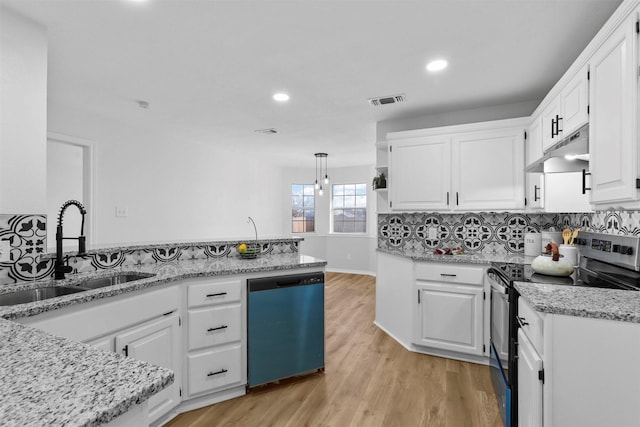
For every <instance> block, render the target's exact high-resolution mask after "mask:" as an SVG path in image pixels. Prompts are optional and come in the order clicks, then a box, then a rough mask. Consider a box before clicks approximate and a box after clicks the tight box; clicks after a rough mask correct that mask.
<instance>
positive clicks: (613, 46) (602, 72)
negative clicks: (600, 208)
mask: <svg viewBox="0 0 640 427" xmlns="http://www.w3.org/2000/svg"><path fill="white" fill-rule="evenodd" d="M635 23H636V18H635V16H633V15H632V16H631V17H629V18H628V19H627V20H625V21H624V22H623V23H622V25H621V26H620V27H619V28H618V29H617V30H616V31H615V32H613V33H612V34H611V36H609V38H608V39H607V40H606V41H605V42H604V44H603V45H602V46H601V47H600V48H599V49H598V50H597V51H596V53H595V54H594V55H593V57H592V58H591V63H590V70H591V82H590V83H591V84H590V91H591V93H590V102H591V117H590V125H589V151H590V154H591V158H590V164H589V168H590V169H591V202H592V203H594V204H602V203H608V202H622V201H633V200H635V199H636V198H637V190H636V188H635V186H636V178H637V167H638V166H637V161H638V160H637V158H636V156H637V149H638V148H637V145H638V140H637V132H636V130H635V129H634V126H635V125H636V124H637V117H636V114H637V112H638V109H637V105H636V100H637V99H638V98H637V96H638V95H637V92H636V78H637V77H636V73H637V67H636V65H637V52H636V51H635V50H634V44H635V43H634V40H635V37H636V34H635Z"/></svg>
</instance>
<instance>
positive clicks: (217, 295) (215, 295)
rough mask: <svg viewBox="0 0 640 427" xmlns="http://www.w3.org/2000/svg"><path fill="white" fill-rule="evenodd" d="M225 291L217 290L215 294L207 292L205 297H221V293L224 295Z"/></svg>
mask: <svg viewBox="0 0 640 427" xmlns="http://www.w3.org/2000/svg"><path fill="white" fill-rule="evenodd" d="M226 294H227V293H226V292H218V293H217V294H207V298H211V297H221V296H223V295H226Z"/></svg>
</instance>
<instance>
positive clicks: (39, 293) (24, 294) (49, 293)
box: [0, 286, 86, 305]
mask: <svg viewBox="0 0 640 427" xmlns="http://www.w3.org/2000/svg"><path fill="white" fill-rule="evenodd" d="M85 290H86V289H82V288H75V287H69V286H48V287H44V288H38V289H25V290H22V291H16V292H10V293H7V294H2V295H0V305H17V304H25V303H27V302H35V301H42V300H45V299H50V298H55V297H60V296H63V295H69V294H75V293H77V292H83V291H85Z"/></svg>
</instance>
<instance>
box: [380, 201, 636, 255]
mask: <svg viewBox="0 0 640 427" xmlns="http://www.w3.org/2000/svg"><path fill="white" fill-rule="evenodd" d="M566 227H571V228H576V227H582V228H583V229H585V230H589V231H596V232H601V233H611V234H626V235H636V236H637V235H640V211H600V212H589V213H565V214H563V213H541V214H535V213H507V212H478V213H460V214H446V213H444V214H443V213H430V212H417V213H394V214H379V215H378V247H379V248H382V249H388V250H401V251H409V252H432V251H433V250H434V249H436V248H440V249H441V248H448V247H450V248H453V247H458V246H459V247H461V248H463V249H464V250H465V251H466V252H469V253H494V254H495V253H497V254H500V253H504V254H507V253H523V252H524V234H525V233H528V232H540V231H544V230H549V229H552V228H553V229H555V230H557V231H560V230H562V229H563V228H566Z"/></svg>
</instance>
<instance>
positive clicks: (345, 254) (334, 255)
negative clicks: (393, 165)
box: [281, 144, 377, 274]
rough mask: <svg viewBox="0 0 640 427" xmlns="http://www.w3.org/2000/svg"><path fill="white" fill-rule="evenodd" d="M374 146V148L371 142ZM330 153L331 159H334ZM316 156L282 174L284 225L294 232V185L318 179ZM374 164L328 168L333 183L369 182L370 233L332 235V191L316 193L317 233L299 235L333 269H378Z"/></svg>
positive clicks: (304, 250)
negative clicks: (373, 186)
mask: <svg viewBox="0 0 640 427" xmlns="http://www.w3.org/2000/svg"><path fill="white" fill-rule="evenodd" d="M371 149H372V150H374V149H375V148H374V146H373V144H372V146H371ZM330 157H331V154H329V161H331V158H330ZM313 162H314V159H313V156H312V155H310V158H309V165H310V167H309V168H300V169H293V168H286V169H284V171H283V177H282V186H281V188H282V194H284V195H285V197H284V200H283V205H282V209H283V212H284V215H283V218H282V221H283V222H282V227H283V229H285V230H287V232H289V233H291V185H292V184H312V183H313V182H314V180H315V165H314V163H313ZM374 173H375V171H374V168H373V165H368V166H353V167H344V168H329V176H330V178H331V182H330V185H331V184H349V183H365V184H367V233H366V234H364V235H356V234H348V235H341V234H333V233H331V223H330V209H331V207H330V200H331V193H330V191H325V192H324V195H322V196H318V195H316V231H315V232H314V233H304V234H296V235H297V236H302V237H304V241H303V242H302V243H301V245H300V250H301V252H302V253H304V254H306V255H312V256H316V257H318V258H322V259H325V260H327V269H328V270H330V271H345V272H354V273H366V274H373V273H374V272H375V245H376V236H377V225H376V223H377V222H376V221H377V220H376V210H375V209H376V208H375V206H376V195H375V193H374V192H373V190H371V181H372V180H373V176H374Z"/></svg>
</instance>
